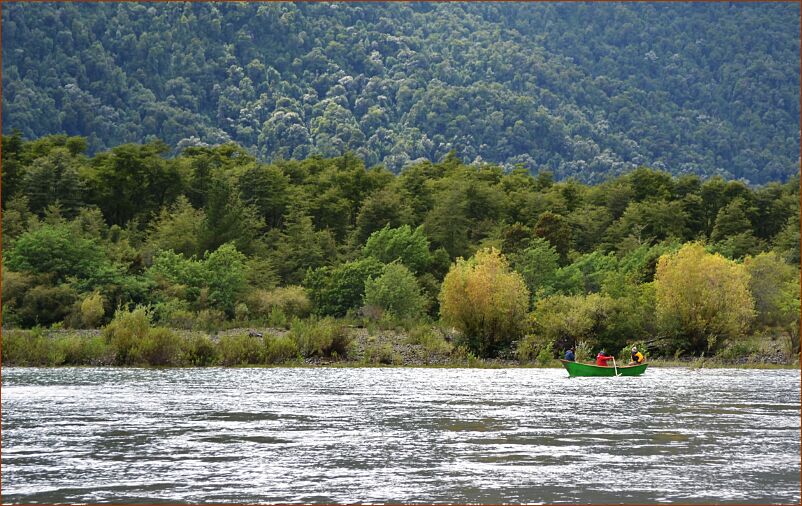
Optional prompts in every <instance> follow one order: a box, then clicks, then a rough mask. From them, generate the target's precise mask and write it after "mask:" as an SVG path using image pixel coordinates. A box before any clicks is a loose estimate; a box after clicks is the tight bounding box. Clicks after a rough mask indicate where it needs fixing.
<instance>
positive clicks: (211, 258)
mask: <svg viewBox="0 0 802 506" xmlns="http://www.w3.org/2000/svg"><path fill="white" fill-rule="evenodd" d="M203 277H204V281H205V283H206V286H207V287H208V289H209V301H210V302H211V303H212V305H213V306H214V307H216V308H219V309H222V310H224V311H226V313H227V314H228V315H229V316H231V315H233V314H234V306H235V305H236V303H237V301H239V299H240V296H241V295H242V294H243V292H244V291H245V287H246V282H245V255H243V254H242V253H240V252H239V251H237V248H236V247H235V246H234V245H233V244H231V243H228V244H224V245H222V246H220V247H219V248H218V249H217V250H215V251H214V252H212V253H209V254H208V255H207V256H206V258H205V260H204V262H203Z"/></svg>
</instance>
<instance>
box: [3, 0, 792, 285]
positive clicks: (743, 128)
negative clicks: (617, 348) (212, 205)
mask: <svg viewBox="0 0 802 506" xmlns="http://www.w3.org/2000/svg"><path fill="white" fill-rule="evenodd" d="M799 15H800V11H799V5H798V4H795V3H776V4H766V3H755V4H748V3H733V4H727V3H687V4H682V3H680V4H673V3H672V4H648V3H601V4H598V3H593V4H578V3H567V4H562V3H535V4H531V3H527V4H516V3H475V4H460V3H451V2H447V3H397V2H392V3H377V4H368V3H353V4H342V3H317V2H313V3H303V4H291V3H225V4H222V3H207V2H192V3H180V2H169V3H166V2H165V3H158V2H157V3H147V4H141V3H129V2H121V3H80V2H78V3H71V2H67V3H58V4H46V3H26V2H12V3H4V4H3V5H2V22H3V30H2V56H3V111H2V112H3V132H4V133H5V134H10V133H11V132H12V131H13V130H14V129H19V130H20V131H21V132H22V135H23V137H24V138H26V139H36V138H39V137H41V136H44V135H49V134H58V133H61V134H67V135H71V136H83V137H86V138H87V149H88V151H87V153H88V154H90V155H94V154H96V153H100V152H103V151H106V150H108V149H110V148H112V147H115V146H118V145H121V144H125V143H131V142H133V143H149V142H151V141H153V140H155V139H161V140H163V141H165V142H166V143H167V144H168V145H169V146H170V152H171V154H173V155H174V154H178V153H179V152H182V150H184V148H189V147H196V148H202V147H203V146H207V145H219V144H222V143H226V142H228V141H234V142H236V143H237V144H238V145H240V146H242V147H243V148H244V149H245V151H247V153H248V154H249V155H251V156H255V157H257V158H258V159H259V160H260V161H264V162H278V161H279V160H289V159H296V160H306V159H308V158H309V157H311V156H322V157H335V156H342V155H343V154H345V153H346V152H353V153H354V154H355V155H356V156H357V157H358V158H360V159H362V160H364V161H365V163H366V165H367V166H369V167H372V166H374V165H377V164H383V165H384V166H385V167H387V168H388V169H389V170H391V171H392V172H394V173H397V172H398V171H400V170H401V169H402V168H404V167H405V166H408V165H414V166H417V167H420V166H421V165H420V163H417V162H419V161H420V160H421V159H428V160H441V159H442V158H443V157H444V156H446V155H447V154H448V153H449V152H451V151H452V150H453V151H456V153H457V156H459V157H460V159H462V160H465V161H466V162H468V163H469V164H473V163H477V164H481V162H482V161H485V162H491V163H496V164H498V165H500V166H502V167H504V168H505V169H507V170H511V169H513V168H515V167H522V168H524V169H526V170H528V171H530V172H531V173H533V174H535V173H538V172H539V171H540V170H541V169H547V170H549V171H550V172H551V173H552V174H553V175H554V177H555V179H556V180H558V181H561V180H564V179H567V178H568V177H575V178H577V179H578V180H580V181H582V182H586V183H599V182H602V181H604V180H605V179H606V177H608V176H610V175H613V176H615V175H620V174H623V173H625V172H629V171H631V170H632V169H634V168H636V167H638V166H641V165H646V166H649V167H653V168H655V169H660V170H665V171H667V172H669V173H671V174H674V175H677V176H678V175H685V174H693V175H699V176H703V178H706V177H711V176H714V175H720V176H722V177H724V178H725V179H743V180H744V181H746V182H747V183H750V184H763V183H767V182H770V181H780V182H783V181H786V180H788V178H789V177H793V176H794V175H795V174H796V173H797V171H798V166H799V143H800V138H799V132H800V124H799V117H800V104H799V86H800V80H799V76H800V67H799V51H800V41H799ZM137 149H146V150H147V149H150V150H151V151H152V150H154V149H155V150H156V151H158V149H157V148H154V147H150V148H137ZM156 151H154V152H153V154H152V156H153V157H157V156H160V154H161V153H157V152H156ZM183 152H184V153H189V154H185V157H184V159H183V162H181V163H187V160H190V159H192V157H194V156H196V155H193V154H191V153H197V152H195V151H183ZM143 156H144V155H143ZM154 159H155V158H154ZM93 163H94V164H95V165H94V166H96V167H102V166H103V165H104V164H105V163H110V162H108V161H107V162H102V161H95V162H93ZM221 163H222V162H221ZM226 163H228V162H226ZM306 163H309V162H306ZM343 163H344V162H343ZM347 163H349V164H352V163H356V162H353V161H348V162H347ZM301 166H305V165H304V164H303V163H302V164H301V165H298V167H301ZM286 167H295V166H294V165H287V166H286ZM98 170H100V169H98ZM417 170H419V169H417ZM414 172H415V171H413V173H414ZM370 174H374V173H370ZM376 174H379V172H377V173H376ZM516 174H519V173H517V172H516ZM109 177H111V176H109ZM366 177H368V176H366ZM370 177H374V176H370ZM376 177H378V176H376ZM515 177H522V176H520V175H518V176H515ZM291 180H292V179H291ZM295 183H296V181H294V180H293V184H295ZM298 183H299V184H300V182H298ZM304 184H306V183H304ZM465 184H467V183H465ZM713 184H716V183H713ZM301 187H303V184H302V186H301ZM93 191H95V192H98V191H99V192H101V193H102V192H103V191H104V190H93ZM761 191H764V192H765V191H768V190H765V189H763V190H761ZM201 194H202V189H195V190H193V191H192V192H190V193H189V194H188V195H187V198H188V202H190V203H191V204H192V205H193V206H195V208H197V209H200V208H201V207H199V206H202V205H205V204H206V203H205V202H203V201H202V198H201V196H200V195H201ZM94 195H95V198H97V199H98V204H99V205H100V204H101V202H100V199H102V198H103V197H102V196H101V195H100V194H98V193H95V194H94ZM688 195H694V193H693V192H691V193H689V194H688ZM755 195H757V194H755ZM172 196H173V193H169V192H168V193H167V194H165V195H162V196H161V197H160V198H159V199H157V200H156V201H153V202H146V203H145V204H146V205H145V206H144V208H145V209H146V210H147V212H149V211H151V210H152V209H153V207H154V206H156V207H158V205H159V204H163V203H164V201H169V200H170V198H171V197H172ZM245 198H246V200H247V199H248V198H251V199H255V200H256V201H260V200H259V199H260V198H261V197H257V196H245ZM348 198H349V199H350V200H349V201H348V202H349V204H348V207H349V212H348V213H343V214H333V215H330V216H326V217H320V216H321V215H318V216H317V217H315V219H316V220H318V221H317V222H316V223H315V225H316V226H323V227H324V228H325V227H328V230H330V231H331V234H333V237H334V238H335V239H336V241H341V240H342V239H343V238H344V237H345V234H346V232H345V230H346V228H347V226H346V224H347V222H348V221H349V220H351V221H353V218H354V217H355V213H357V211H358V208H357V207H356V202H357V201H358V200H359V198H360V196H359V195H349V197H348ZM421 198H422V197H420V196H416V197H415V199H416V200H415V201H416V202H417V203H416V204H415V207H413V208H412V209H411V211H410V212H412V213H413V214H412V215H411V216H412V218H414V219H412V221H415V220H418V221H419V219H420V218H421V215H420V213H421V212H422V209H423V206H424V204H423V203H421ZM682 198H684V197H678V199H676V200H674V201H671V202H672V203H671V204H670V205H674V206H679V205H680V204H679V202H680V201H681V199H682ZM199 199H201V200H199ZM260 202H261V201H260ZM62 203H63V204H66V202H65V201H62ZM30 204H31V205H33V206H38V205H39V204H38V203H37V201H36V199H35V198H32V199H31V201H30ZM666 205H669V204H666ZM705 206H708V204H707V203H706V204H705ZM136 207H138V206H136ZM101 209H103V212H104V216H105V218H106V219H108V220H109V221H110V222H111V223H117V224H122V223H124V219H127V218H131V216H130V215H131V214H132V213H134V214H136V213H139V212H140V211H139V210H138V211H136V212H135V211H133V210H130V209H124V208H122V207H120V208H117V209H106V208H104V207H103V206H102V205H101ZM282 209H283V208H282ZM716 209H717V208H716ZM38 210H39V208H38V207H37V211H38ZM65 210H67V208H65ZM262 211H265V210H264V209H262ZM563 211H564V212H567V213H570V212H572V211H573V209H571V208H567V209H564V210H561V212H563ZM619 211H620V210H619ZM271 212H272V213H273V214H270V213H267V214H264V215H263V218H264V219H265V220H267V223H268V224H272V225H275V224H277V223H278V220H279V217H278V216H279V214H280V213H279V211H278V210H277V209H273V211H271ZM309 212H310V213H311V214H312V216H315V213H316V210H315V209H310V210H309ZM688 212H690V211H688ZM705 212H706V213H707V214H705V215H704V218H701V217H698V219H699V220H701V221H704V224H701V223H695V224H692V225H689V226H687V227H686V228H685V229H683V232H682V233H681V234H678V236H683V235H688V234H690V235H691V236H693V235H694V234H696V233H699V232H704V233H706V234H710V233H712V230H711V227H712V226H713V224H712V223H711V220H712V219H713V218H715V216H713V217H712V218H711V216H710V214H709V213H710V212H711V211H710V209H706V211H705ZM109 213H110V214H109ZM689 216H691V218H690V219H697V217H695V215H694V214H693V213H691V214H689ZM495 218H496V217H495V216H492V217H491V221H493V220H494V219H495ZM612 218H613V219H618V218H619V216H618V215H617V214H616V212H613V213H612ZM753 218H754V216H750V219H753ZM516 219H517V217H516ZM121 220H122V221H121ZM271 220H272V221H271ZM320 220H323V221H320ZM338 221H339V222H338ZM335 222H337V223H335ZM601 224H606V222H605V221H601ZM362 226H363V227H364V226H365V225H362ZM599 226H602V225H599ZM678 226H679V225H678ZM359 227H360V225H357V228H359ZM761 227H762V225H761ZM767 227H768V229H766V230H763V229H760V230H758V229H755V230H754V232H755V238H756V240H762V241H769V240H771V239H772V237H773V235H772V234H773V233H775V232H776V230H775V229H776V228H777V225H776V224H770V225H768V226H767ZM680 228H682V227H680ZM647 232H648V231H647ZM365 233H367V231H366V230H362V231H361V232H359V234H361V235H358V236H357V237H358V238H360V239H364V238H365V235H364V234H365ZM432 239H433V240H434V239H436V238H435V237H432ZM472 239H473V236H472V235H471V236H469V237H468V238H467V239H466V242H465V244H468V242H470V240H472ZM578 240H579V242H578V243H576V246H577V247H579V248H580V249H579V250H577V251H582V249H581V248H586V249H587V247H588V244H587V240H586V239H582V238H580V239H578ZM583 241H585V242H583ZM203 246H213V244H211V243H210V244H203ZM451 247H452V248H453V249H452V250H451V251H450V253H460V254H461V253H464V252H465V251H466V250H467V249H466V248H467V247H466V246H461V245H452V246H451ZM281 272H283V271H281Z"/></svg>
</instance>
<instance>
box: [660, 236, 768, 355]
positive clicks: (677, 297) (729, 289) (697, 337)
mask: <svg viewBox="0 0 802 506" xmlns="http://www.w3.org/2000/svg"><path fill="white" fill-rule="evenodd" d="M748 283H749V273H748V272H747V271H746V268H745V267H744V266H743V265H740V264H737V263H735V262H733V261H731V260H727V259H726V258H724V257H722V256H721V255H718V254H715V255H711V254H710V253H707V252H705V250H704V247H703V246H702V245H700V244H697V243H689V244H686V245H685V246H683V247H682V248H681V249H680V250H679V251H677V252H676V253H674V254H668V255H663V256H661V257H660V260H659V261H658V263H657V272H656V274H655V297H656V316H657V321H658V323H659V325H660V328H661V330H662V331H663V332H664V333H665V334H666V335H668V336H671V337H673V338H674V342H675V346H676V347H677V348H684V349H686V350H688V351H691V352H695V353H698V352H705V351H707V352H714V351H715V350H716V349H717V348H718V347H719V346H721V344H722V342H723V340H725V339H737V338H740V337H742V336H743V335H744V332H745V330H746V329H747V328H748V326H749V324H750V322H751V321H752V319H753V318H754V316H755V309H754V308H755V303H754V299H753V298H752V295H751V293H750V292H749V286H748Z"/></svg>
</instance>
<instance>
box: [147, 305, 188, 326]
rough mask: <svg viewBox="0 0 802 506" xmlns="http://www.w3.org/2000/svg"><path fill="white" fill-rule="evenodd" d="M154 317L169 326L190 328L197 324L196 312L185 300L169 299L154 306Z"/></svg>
mask: <svg viewBox="0 0 802 506" xmlns="http://www.w3.org/2000/svg"><path fill="white" fill-rule="evenodd" d="M153 317H154V319H155V320H156V321H158V322H159V323H161V324H162V325H165V326H167V327H173V328H178V329H186V330H189V329H191V328H193V327H194V326H195V314H194V313H193V312H192V311H191V310H190V309H189V304H188V303H187V302H185V301H183V300H178V299H168V300H167V301H166V302H160V303H158V304H156V305H155V306H154V307H153Z"/></svg>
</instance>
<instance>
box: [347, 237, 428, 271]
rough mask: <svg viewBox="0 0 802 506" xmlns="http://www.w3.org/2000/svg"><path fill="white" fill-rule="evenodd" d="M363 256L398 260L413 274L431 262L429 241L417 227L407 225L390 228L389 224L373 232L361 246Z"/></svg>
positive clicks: (384, 260)
mask: <svg viewBox="0 0 802 506" xmlns="http://www.w3.org/2000/svg"><path fill="white" fill-rule="evenodd" d="M362 254H363V255H364V256H365V257H373V258H376V259H377V260H379V261H380V262H382V263H385V264H389V263H392V262H394V261H396V260H397V261H399V262H401V263H402V264H404V265H405V266H407V267H408V268H409V270H410V271H412V272H413V273H415V274H420V273H423V272H425V271H426V270H427V269H428V268H429V266H430V265H431V263H432V260H433V259H432V255H431V253H429V241H428V240H427V239H426V236H425V235H424V233H423V229H422V228H421V227H418V228H416V229H414V230H413V229H412V227H410V226H409V225H404V226H402V227H399V228H390V227H389V225H388V226H385V227H384V228H383V229H381V230H377V231H376V232H373V233H372V234H371V235H370V237H369V238H368V240H367V242H366V243H365V247H364V248H362Z"/></svg>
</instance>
